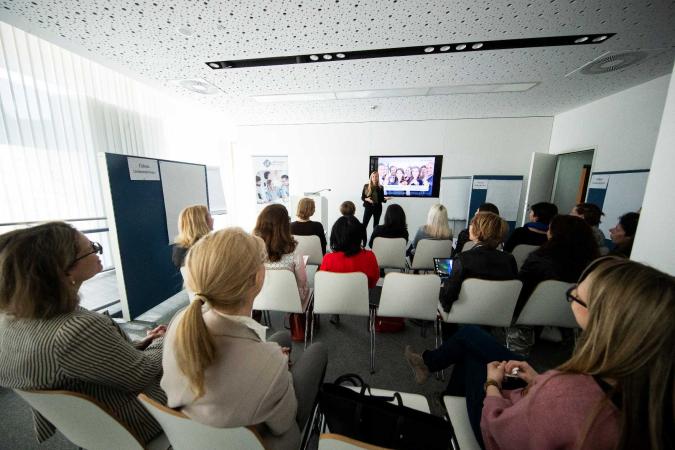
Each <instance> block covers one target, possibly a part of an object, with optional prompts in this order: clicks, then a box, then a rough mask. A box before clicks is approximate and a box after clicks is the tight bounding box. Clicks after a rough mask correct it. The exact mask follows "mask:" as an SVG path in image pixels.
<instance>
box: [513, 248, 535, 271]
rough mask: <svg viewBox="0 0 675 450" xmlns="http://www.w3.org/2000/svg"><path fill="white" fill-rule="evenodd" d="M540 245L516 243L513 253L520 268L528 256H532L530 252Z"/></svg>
mask: <svg viewBox="0 0 675 450" xmlns="http://www.w3.org/2000/svg"><path fill="white" fill-rule="evenodd" d="M538 248H539V246H538V245H527V244H520V245H516V246H515V248H514V249H513V251H512V252H511V254H512V255H513V257H514V258H515V259H516V265H517V266H518V270H520V268H521V267H523V263H524V262H525V260H526V259H527V257H528V256H530V253H532V252H533V251H535V250H536V249H538Z"/></svg>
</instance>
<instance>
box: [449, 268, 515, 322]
mask: <svg viewBox="0 0 675 450" xmlns="http://www.w3.org/2000/svg"><path fill="white" fill-rule="evenodd" d="M522 287H523V283H522V282H521V281H520V280H505V281H493V280H481V279H478V278H469V279H467V280H464V282H463V283H462V289H461V290H460V291H459V297H458V298H457V300H456V301H455V302H454V303H453V304H452V308H451V309H450V312H449V313H446V312H445V311H443V308H441V307H440V306H439V314H440V317H441V318H442V319H443V320H444V321H446V322H450V323H464V324H474V325H487V326H493V327H508V326H509V325H511V320H512V319H513V311H514V309H515V308H516V302H517V301H518V295H519V294H520V289H521V288H522Z"/></svg>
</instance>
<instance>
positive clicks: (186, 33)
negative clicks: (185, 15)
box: [176, 25, 195, 37]
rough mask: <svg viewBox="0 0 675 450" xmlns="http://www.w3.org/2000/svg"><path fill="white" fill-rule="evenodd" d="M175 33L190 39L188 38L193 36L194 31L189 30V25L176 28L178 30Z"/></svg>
mask: <svg viewBox="0 0 675 450" xmlns="http://www.w3.org/2000/svg"><path fill="white" fill-rule="evenodd" d="M176 31H177V32H178V33H179V34H182V35H183V36H185V37H190V36H193V35H194V34H195V30H193V29H192V28H190V26H189V25H188V26H186V27H178V28H177V29H176Z"/></svg>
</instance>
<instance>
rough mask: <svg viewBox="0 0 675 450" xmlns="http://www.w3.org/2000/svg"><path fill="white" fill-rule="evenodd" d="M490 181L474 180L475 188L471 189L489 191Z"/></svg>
mask: <svg viewBox="0 0 675 450" xmlns="http://www.w3.org/2000/svg"><path fill="white" fill-rule="evenodd" d="M487 188H488V180H473V187H472V188H471V189H487Z"/></svg>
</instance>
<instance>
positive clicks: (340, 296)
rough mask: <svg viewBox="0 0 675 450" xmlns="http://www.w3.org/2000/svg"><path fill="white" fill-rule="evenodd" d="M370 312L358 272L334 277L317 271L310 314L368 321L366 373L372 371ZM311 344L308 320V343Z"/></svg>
mask: <svg viewBox="0 0 675 450" xmlns="http://www.w3.org/2000/svg"><path fill="white" fill-rule="evenodd" d="M373 311H374V309H371V308H370V300H369V298H368V278H367V277H366V275H365V274H364V273H362V272H352V273H335V272H325V271H319V272H317V273H316V276H315V278H314V311H313V312H312V314H346V315H353V316H364V317H368V333H369V334H370V372H371V373H373V372H374V371H375V366H374V355H373V352H374V350H375V325H374V320H373V319H374V312H373ZM313 341H314V318H312V326H311V334H310V342H313Z"/></svg>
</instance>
